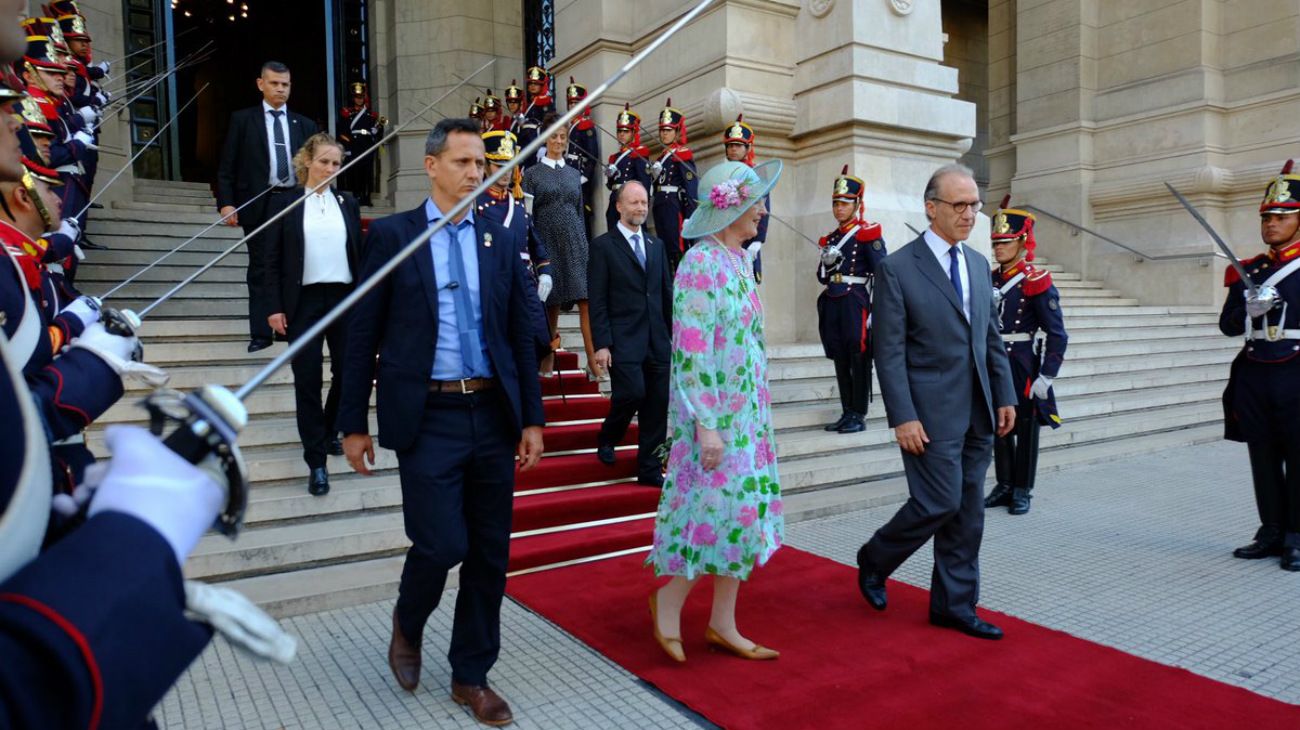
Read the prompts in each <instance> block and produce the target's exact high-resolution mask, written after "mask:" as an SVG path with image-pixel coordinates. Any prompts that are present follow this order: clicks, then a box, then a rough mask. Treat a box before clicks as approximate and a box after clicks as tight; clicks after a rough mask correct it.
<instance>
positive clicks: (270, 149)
mask: <svg viewBox="0 0 1300 730" xmlns="http://www.w3.org/2000/svg"><path fill="white" fill-rule="evenodd" d="M273 111H278V112H283V113H282V114H281V115H280V128H281V129H282V130H283V131H284V145H285V150H284V158H285V159H286V160H288V161H289V179H288V180H287V181H286V180H281V179H280V178H278V177H276V176H275V127H273V126H271V125H272V124H274V123H275V121H276V119H275V117H274V116H273V115H272V114H271V112H273ZM262 118H263V119H264V120H265V122H266V151H267V157H268V160H269V162H270V165H271V166H270V167H269V168H267V169H268V170H269V171H270V172H269V173H268V174H267V177H266V182H267V184H268V185H293V183H294V180H293V153H294V150H292V149H289V145H291V144H293V142H292V139H291V138H290V137H289V105H288V104H285V105H284V106H282V107H280V108H279V109H276V108H274V107H272V106H271V105H270V104H267V103H266V100H265V99H263V100H262Z"/></svg>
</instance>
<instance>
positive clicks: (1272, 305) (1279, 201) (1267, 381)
mask: <svg viewBox="0 0 1300 730" xmlns="http://www.w3.org/2000/svg"><path fill="white" fill-rule="evenodd" d="M1259 217H1260V234H1261V236H1262V237H1263V239H1264V243H1265V245H1267V246H1268V251H1267V252H1266V253H1263V254H1260V255H1259V256H1256V257H1254V258H1251V259H1248V260H1246V261H1243V262H1241V263H1242V264H1243V266H1244V267H1245V269H1246V273H1247V274H1249V275H1250V282H1249V283H1250V288H1247V282H1245V281H1243V280H1242V279H1241V277H1240V275H1239V274H1238V273H1237V270H1236V268H1233V267H1229V268H1228V270H1227V273H1226V275H1225V277H1224V285H1225V286H1227V287H1228V296H1227V298H1226V299H1224V301H1223V312H1222V314H1220V315H1219V329H1220V330H1221V331H1222V332H1223V334H1225V335H1227V336H1229V337H1242V336H1244V337H1245V344H1244V346H1243V347H1242V349H1241V352H1240V353H1239V354H1238V355H1237V357H1236V359H1235V360H1233V361H1232V368H1231V370H1230V371H1229V375H1228V387H1227V389H1226V390H1225V391H1224V393H1223V410H1224V430H1225V437H1226V438H1227V439H1228V440H1230V441H1241V442H1245V444H1246V448H1247V450H1248V451H1249V453H1250V470H1251V474H1252V476H1253V478H1254V483H1255V506H1256V508H1257V509H1258V510H1259V521H1260V527H1259V530H1258V531H1257V532H1256V533H1255V539H1254V540H1253V541H1252V542H1251V543H1250V544H1249V545H1246V546H1245V547H1241V548H1238V549H1237V550H1236V551H1234V552H1233V555H1234V556H1235V557H1238V558H1243V559H1246V560H1255V559H1259V558H1267V557H1275V556H1279V555H1280V556H1281V563H1282V569H1283V570H1290V571H1300V389H1297V388H1296V383H1297V382H1300V276H1297V275H1296V274H1295V272H1296V270H1297V269H1300V175H1295V174H1292V172H1291V161H1289V160H1288V161H1287V163H1286V166H1285V167H1283V168H1282V174H1281V175H1279V176H1277V177H1276V178H1274V179H1273V180H1272V182H1270V183H1269V186H1268V190H1267V191H1266V192H1265V194H1264V202H1263V204H1262V205H1260V207H1259Z"/></svg>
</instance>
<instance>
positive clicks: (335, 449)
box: [326, 438, 343, 456]
mask: <svg viewBox="0 0 1300 730" xmlns="http://www.w3.org/2000/svg"><path fill="white" fill-rule="evenodd" d="M326 451H327V452H329V455H330V456H342V455H343V441H342V440H341V439H338V438H335V439H333V440H331V441H330V445H329V448H327V449H326Z"/></svg>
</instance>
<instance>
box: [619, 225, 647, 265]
mask: <svg viewBox="0 0 1300 730" xmlns="http://www.w3.org/2000/svg"><path fill="white" fill-rule="evenodd" d="M615 225H617V226H618V232H619V233H622V234H623V240H624V241H627V247H628V248H630V249H632V255H633V256H635V255H636V246H635V245H633V243H632V236H640V238H639V239H637V240H639V241H641V251H643V252H644V251H645V250H646V247H645V233H643V232H642V229H641V228H637V229H636V230H635V231H634V230H632V229H631V228H628V227H627V226H625V225H623V221H622V220H620V221H619V222H618V223H616V224H615Z"/></svg>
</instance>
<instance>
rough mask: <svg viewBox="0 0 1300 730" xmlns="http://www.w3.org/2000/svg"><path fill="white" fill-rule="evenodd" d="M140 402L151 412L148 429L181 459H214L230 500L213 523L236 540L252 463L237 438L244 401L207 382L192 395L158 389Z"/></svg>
mask: <svg viewBox="0 0 1300 730" xmlns="http://www.w3.org/2000/svg"><path fill="white" fill-rule="evenodd" d="M141 405H142V406H143V407H144V408H145V410H147V411H148V412H149V430H150V431H151V432H153V434H154V435H155V436H158V437H160V438H162V439H163V444H164V445H166V446H167V448H169V449H171V450H172V451H174V452H176V454H177V455H179V456H180V457H181V458H182V459H185V460H186V461H188V462H190V463H191V464H195V465H203V462H204V461H205V460H206V459H207V458H208V457H209V456H212V457H214V459H215V462H216V463H215V464H214V466H215V467H216V468H217V469H219V472H220V473H219V475H220V476H221V477H222V478H223V479H224V481H225V485H226V504H225V506H224V507H223V508H222V510H221V512H220V513H219V514H218V515H217V519H216V522H215V523H214V524H213V527H215V528H216V530H217V531H218V532H220V533H221V534H223V535H225V536H226V537H229V538H230V539H232V540H233V539H235V537H237V536H238V535H239V531H240V529H241V528H242V527H243V524H244V515H245V513H246V512H247V511H248V490H249V483H248V465H247V463H245V461H244V456H243V454H242V453H240V451H239V443H238V441H237V440H238V438H239V432H240V431H242V430H243V429H244V426H245V425H246V424H247V423H248V410H247V409H246V408H244V404H243V403H241V402H240V401H239V399H238V398H236V397H235V396H234V394H233V393H231V392H230V391H229V390H227V389H226V388H224V387H222V386H220V385H205V386H203V387H202V388H200V389H199V390H196V391H194V392H192V393H188V394H183V393H180V392H179V391H175V390H170V389H162V390H156V391H154V392H153V393H151V394H149V396H148V397H147V398H145V399H144V400H143V401H141ZM171 424H175V428H174V430H172V432H171V433H170V434H167V435H166V436H164V435H163V433H164V431H166V430H167V427H168V426H169V425H171ZM214 476H216V475H214ZM218 482H219V483H220V480H218Z"/></svg>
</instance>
